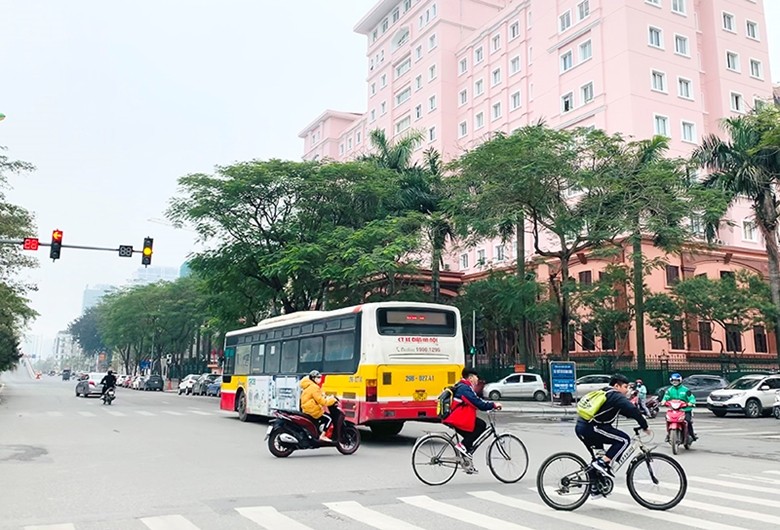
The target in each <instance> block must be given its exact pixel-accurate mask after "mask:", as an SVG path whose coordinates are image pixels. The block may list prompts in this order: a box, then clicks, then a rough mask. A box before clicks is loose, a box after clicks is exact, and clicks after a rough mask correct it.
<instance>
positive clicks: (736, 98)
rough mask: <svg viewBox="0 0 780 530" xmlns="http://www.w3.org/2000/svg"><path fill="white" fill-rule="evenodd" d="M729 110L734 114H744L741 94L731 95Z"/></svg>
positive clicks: (734, 93)
mask: <svg viewBox="0 0 780 530" xmlns="http://www.w3.org/2000/svg"><path fill="white" fill-rule="evenodd" d="M730 99H731V110H733V111H734V112H745V100H744V99H743V98H742V94H740V93H738V92H732V93H731V97H730Z"/></svg>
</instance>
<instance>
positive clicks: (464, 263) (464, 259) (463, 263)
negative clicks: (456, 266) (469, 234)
mask: <svg viewBox="0 0 780 530" xmlns="http://www.w3.org/2000/svg"><path fill="white" fill-rule="evenodd" d="M460 268H461V269H468V268H469V255H468V254H461V255H460Z"/></svg>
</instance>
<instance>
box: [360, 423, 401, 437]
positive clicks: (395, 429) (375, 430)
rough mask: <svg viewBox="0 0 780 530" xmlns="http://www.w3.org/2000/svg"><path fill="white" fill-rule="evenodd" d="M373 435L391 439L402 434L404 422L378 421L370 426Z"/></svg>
mask: <svg viewBox="0 0 780 530" xmlns="http://www.w3.org/2000/svg"><path fill="white" fill-rule="evenodd" d="M368 428H369V429H371V434H373V435H374V436H377V437H379V438H390V437H392V436H395V435H397V434H398V433H399V432H401V429H403V428H404V422H402V421H378V422H372V423H369V424H368Z"/></svg>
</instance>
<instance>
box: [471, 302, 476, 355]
mask: <svg viewBox="0 0 780 530" xmlns="http://www.w3.org/2000/svg"><path fill="white" fill-rule="evenodd" d="M471 344H472V345H474V346H476V344H477V311H476V310H473V311H472V312H471ZM471 367H472V368H476V367H477V354H476V353H475V354H474V355H472V356H471Z"/></svg>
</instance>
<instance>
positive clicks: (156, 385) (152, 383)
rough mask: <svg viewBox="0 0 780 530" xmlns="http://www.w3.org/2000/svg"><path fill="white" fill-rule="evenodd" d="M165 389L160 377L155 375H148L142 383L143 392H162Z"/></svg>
mask: <svg viewBox="0 0 780 530" xmlns="http://www.w3.org/2000/svg"><path fill="white" fill-rule="evenodd" d="M164 387H165V381H163V378H162V376H160V375H157V374H152V375H150V376H149V377H148V378H147V379H146V381H144V390H159V391H160V392H162V390H163V388H164Z"/></svg>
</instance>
